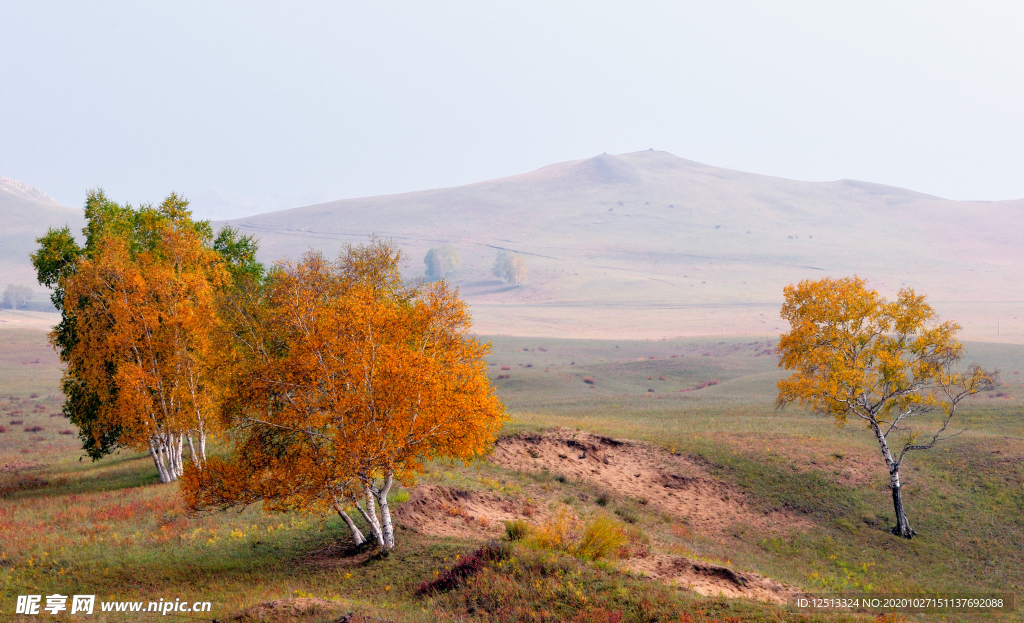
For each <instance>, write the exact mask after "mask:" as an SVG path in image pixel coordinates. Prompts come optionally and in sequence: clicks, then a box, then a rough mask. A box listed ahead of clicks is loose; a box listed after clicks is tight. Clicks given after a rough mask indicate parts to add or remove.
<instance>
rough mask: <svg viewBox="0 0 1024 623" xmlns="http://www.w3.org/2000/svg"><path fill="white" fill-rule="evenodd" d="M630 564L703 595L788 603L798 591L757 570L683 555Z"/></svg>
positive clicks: (632, 566)
mask: <svg viewBox="0 0 1024 623" xmlns="http://www.w3.org/2000/svg"><path fill="white" fill-rule="evenodd" d="M627 566H628V568H629V569H630V570H632V571H639V572H641V573H643V574H644V575H647V576H650V577H652V578H655V579H657V580H661V581H662V582H665V583H668V584H678V585H680V586H685V587H687V588H689V589H691V590H693V591H694V592H697V593H700V594H701V595H722V596H725V597H734V598H735V597H743V598H745V599H759V600H761V601H770V602H774V603H785V601H786V595H787V593H789V592H790V591H793V590H795V589H794V588H793V587H789V586H786V585H784V584H781V583H779V582H776V581H775V580H772V579H769V578H766V577H763V576H760V575H758V574H756V573H749V572H743V571H735V570H733V569H730V568H728V567H723V566H720V565H715V564H712V563H709V562H703V561H697V560H690V559H689V558H684V557H682V556H651V557H648V558H637V559H634V560H631V561H629V564H628V565H627Z"/></svg>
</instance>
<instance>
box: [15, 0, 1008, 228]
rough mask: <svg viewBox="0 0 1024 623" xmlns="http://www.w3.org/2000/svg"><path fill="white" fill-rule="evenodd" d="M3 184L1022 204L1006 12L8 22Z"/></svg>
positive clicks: (601, 5)
mask: <svg viewBox="0 0 1024 623" xmlns="http://www.w3.org/2000/svg"><path fill="white" fill-rule="evenodd" d="M0 16H2V19H0V58H2V59H4V60H3V62H2V63H0V175H3V176H6V177H10V178H13V179H16V180H19V181H22V182H25V183H27V184H29V185H31V186H35V187H37V188H39V189H41V190H43V191H44V192H46V193H48V194H50V195H51V196H53V197H54V198H56V199H57V200H59V201H60V202H61V203H63V204H64V205H68V206H81V205H82V203H83V201H84V198H85V194H86V192H87V190H88V189H90V188H94V187H102V188H104V189H105V190H106V191H107V194H108V196H110V197H111V198H112V199H114V200H117V201H124V202H130V203H132V204H138V203H142V202H158V201H160V200H161V199H162V198H163V197H164V196H166V195H167V194H168V193H170V192H171V191H176V192H179V193H182V194H184V195H185V196H186V197H188V198H189V199H191V200H192V205H193V208H194V210H195V212H196V214H197V215H198V216H201V217H207V218H228V217H237V216H242V215H245V214H254V213H258V212H263V211H268V210H278V209H285V208H289V207H296V206H301V205H308V204H311V203H318V202H322V201H328V200H333V199H341V198H346V197H359V196H367V195H382V194H391V193H399V192H407V191H413V190H420V189H425V188H437V187H443V186H454V185H459V184H466V183H470V182H475V181H481V180H486V179H492V178H496V177H502V176H506V175H514V174H517V173H522V172H526V171H530V170H533V169H536V168H539V167H541V166H544V165H547V164H551V163H554V162H560V161H564V160H573V159H579V158H587V157H590V156H594V155H597V154H600V153H603V152H607V153H623V152H631V151H638V150H642V149H648V148H651V147H653V148H655V149H660V150H664V151H668V152H671V153H673V154H676V155H678V156H681V157H683V158H688V159H691V160H697V161H700V162H704V163H707V164H712V165H716V166H722V167H728V168H732V169H739V170H744V171H751V172H755V173H763V174H768V175H777V176H781V177H788V178H793V179H800V180H820V181H824V180H835V179H843V178H848V179H860V180H866V181H871V182H877V183H883V184H891V185H895V186H902V187H905V188H910V189H913V190H917V191H921V192H926V193H930V194H933V195H938V196H941V197H946V198H951V199H988V200H998V199H1017V198H1024V175H1021V171H1024V62H1022V61H1024V37H1021V36H1020V33H1021V29H1022V27H1024V3H1014V2H1002V3H995V2H979V1H974V2H969V3H968V2H962V3H947V2H941V1H934V0H933V1H928V2H891V1H887V2H868V1H863V0H859V1H856V2H820V1H815V2H775V1H773V2H760V1H759V2H729V1H723V0H714V1H708V2H699V3H697V2H693V3H690V2H678V1H673V2H625V1H623V2H598V1H593V0H592V1H588V2H550V1H541V2H530V1H525V0H516V1H514V2H499V1H496V0H488V2H445V1H431V2H365V1H360V2H256V1H247V2H209V1H203V2H188V1H182V0H176V1H175V2H155V1H152V2H136V1H132V2H102V1H91V2H88V3H85V2H77V1H76V2H46V1H33V2H24V1H18V2H11V1H7V0H0Z"/></svg>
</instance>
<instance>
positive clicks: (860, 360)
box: [778, 277, 994, 539]
mask: <svg viewBox="0 0 1024 623" xmlns="http://www.w3.org/2000/svg"><path fill="white" fill-rule="evenodd" d="M782 317H783V318H784V319H785V320H788V321H789V323H790V327H791V329H790V331H789V333H786V334H784V335H783V336H782V338H781V340H780V342H779V353H780V355H781V358H780V360H779V366H780V367H784V368H786V369H789V370H795V372H794V374H793V375H792V376H790V377H789V378H787V379H784V380H782V381H780V382H779V397H778V405H779V406H780V407H781V406H783V405H786V404H788V403H792V402H797V403H800V404H803V405H805V406H808V407H810V408H812V409H814V410H816V411H819V412H822V413H825V414H827V415H831V416H833V417H834V418H835V422H836V424H837V425H839V426H842V425H844V424H846V422H847V421H848V420H849V418H851V417H853V418H855V419H856V420H859V421H861V422H862V423H863V424H864V426H865V427H866V428H867V429H868V430H869V431H870V432H871V434H872V435H873V436H874V437H875V440H876V441H877V442H878V445H879V449H880V450H881V453H882V457H883V459H884V460H885V465H886V468H887V470H888V473H889V485H890V488H891V490H892V500H893V507H894V509H895V512H896V526H895V527H894V528H893V529H892V532H893V534H897V535H899V536H901V537H903V538H908V539H909V538H911V537H913V536H914V531H913V530H912V529H911V527H910V522H909V521H908V520H907V515H906V511H905V509H904V506H903V497H902V483H901V481H900V469H901V468H902V467H903V465H904V462H905V460H906V458H907V455H908V453H910V452H913V451H917V450H929V449H931V448H933V447H935V445H936V444H937V443H939V442H941V441H944V440H945V439H948V438H949V437H951V436H952V435H953V434H955V433H953V434H950V433H948V432H947V431H948V430H949V426H950V422H951V420H952V419H953V417H954V415H955V414H956V410H957V406H958V405H959V404H960V402H961V401H963V399H965V398H967V397H968V396H971V395H972V394H976V393H978V392H980V391H983V390H985V389H988V388H989V387H991V386H992V383H993V380H994V375H993V374H992V373H989V372H986V371H984V370H982V369H981V368H980V367H979V366H977V365H970V366H962V365H960V362H961V360H962V359H963V354H964V351H963V347H962V346H961V345H960V343H959V342H957V340H956V339H955V336H956V333H957V332H958V331H959V329H960V327H959V326H958V325H957V324H955V323H953V322H943V323H938V322H937V320H936V315H935V312H934V310H933V309H932V308H931V306H929V305H928V304H927V303H926V302H925V297H924V296H921V295H917V294H915V293H914V291H913V290H910V289H904V290H901V291H900V293H899V295H898V296H897V298H896V300H895V301H892V302H889V301H887V300H886V299H885V298H883V297H882V296H881V295H879V294H878V292H876V291H874V290H869V289H868V288H866V287H865V281H864V280H863V279H860V278H858V277H848V278H844V279H831V278H825V279H821V280H819V281H810V280H807V281H802V282H800V284H799V285H797V286H788V287H787V288H786V289H785V304H784V305H783V306H782Z"/></svg>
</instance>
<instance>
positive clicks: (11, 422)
mask: <svg viewBox="0 0 1024 623" xmlns="http://www.w3.org/2000/svg"><path fill="white" fill-rule="evenodd" d="M24 423H25V421H24V420H11V421H10V425H11V426H21V425H22V424H24Z"/></svg>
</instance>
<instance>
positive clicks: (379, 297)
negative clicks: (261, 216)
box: [189, 241, 505, 509]
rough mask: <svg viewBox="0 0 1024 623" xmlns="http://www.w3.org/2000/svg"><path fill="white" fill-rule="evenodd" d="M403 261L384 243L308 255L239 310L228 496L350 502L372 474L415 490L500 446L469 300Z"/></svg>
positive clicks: (499, 417)
mask: <svg viewBox="0 0 1024 623" xmlns="http://www.w3.org/2000/svg"><path fill="white" fill-rule="evenodd" d="M400 258H401V256H400V254H399V253H398V251H397V250H396V249H394V248H393V247H392V246H391V245H390V244H387V243H382V242H377V241H374V242H371V244H369V245H365V246H357V247H349V248H348V249H347V250H346V251H345V253H344V254H343V255H342V257H341V258H340V259H339V260H338V261H337V262H330V261H328V260H326V259H325V258H324V257H323V256H322V255H320V254H319V253H310V254H307V255H306V256H305V257H304V258H303V259H302V261H300V262H297V263H283V264H280V265H278V266H277V267H276V268H275V269H274V270H273V271H272V272H271V274H270V276H269V280H268V283H267V285H266V287H265V289H264V290H263V292H262V293H261V294H260V296H259V297H256V298H253V299H251V300H249V301H247V302H244V303H240V304H239V306H238V307H237V308H236V309H235V310H234V311H233V312H232V314H231V316H232V318H233V321H232V325H233V326H232V328H233V330H234V332H235V335H236V336H237V338H238V339H237V340H236V341H235V348H236V357H237V359H236V361H235V363H234V364H233V368H232V370H231V378H232V385H231V388H230V393H229V396H228V398H227V401H226V403H225V413H226V414H227V415H228V418H229V421H228V422H227V424H228V425H230V426H232V427H233V434H232V439H233V441H234V443H233V446H232V448H231V456H230V461H229V462H230V463H231V464H232V465H234V466H236V467H237V471H236V472H231V473H229V472H228V471H227V470H221V472H222V473H223V474H224V475H225V477H226V478H229V479H230V478H234V479H235V480H236V481H237V482H236V484H235V485H228V486H223V487H221V491H223V492H227V493H225V495H235V496H236V497H237V499H238V501H239V503H244V501H243V500H244V499H245V498H246V495H258V496H259V497H261V498H262V499H264V500H266V501H268V502H270V503H272V504H275V505H278V506H279V507H303V508H307V509H319V508H324V507H329V506H331V505H332V504H333V503H334V502H335V501H338V500H342V501H344V503H346V504H347V503H351V502H352V501H354V500H356V499H361V497H360V496H365V490H366V487H367V486H369V483H372V482H373V480H374V479H375V478H385V477H387V476H388V475H390V474H394V475H395V476H397V477H398V478H399V479H401V480H403V481H405V482H407V483H408V482H410V481H411V480H412V479H413V478H414V476H415V474H416V473H417V472H419V471H420V470H421V469H422V462H423V461H424V460H428V459H430V458H433V457H436V456H448V457H454V458H460V459H464V460H468V459H469V458H471V457H473V456H476V455H478V454H481V453H483V452H485V451H486V450H487V449H488V448H489V447H490V445H491V444H492V443H493V440H494V438H495V436H496V434H497V432H498V429H499V428H500V426H501V423H502V421H503V419H504V417H505V415H504V410H503V408H502V406H501V404H500V402H499V401H498V400H497V398H496V397H495V396H494V392H493V389H492V388H491V386H490V383H489V381H488V379H487V376H486V364H485V362H484V360H483V357H484V355H485V354H486V353H487V346H486V345H484V344H481V343H480V342H479V341H477V340H476V339H473V338H470V337H468V336H467V335H466V332H467V331H468V329H469V326H470V319H469V315H468V313H467V310H466V307H465V304H464V303H463V302H462V301H461V300H459V298H458V296H457V295H456V294H455V293H454V292H453V291H452V290H450V289H448V287H447V286H446V285H445V284H444V283H443V282H442V283H436V284H431V285H429V286H425V287H410V286H408V285H406V284H405V283H404V282H403V281H402V278H401V273H400V272H399V268H398V267H399V260H400ZM211 465H212V463H211ZM217 469H220V468H217ZM189 478H191V476H189ZM231 491H235V492H234V493H231ZM193 497H194V499H195V500H197V501H198V502H202V501H203V498H202V496H201V495H194V496H193Z"/></svg>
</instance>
